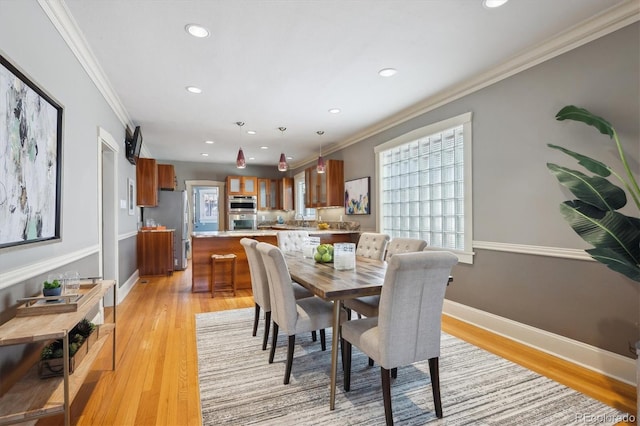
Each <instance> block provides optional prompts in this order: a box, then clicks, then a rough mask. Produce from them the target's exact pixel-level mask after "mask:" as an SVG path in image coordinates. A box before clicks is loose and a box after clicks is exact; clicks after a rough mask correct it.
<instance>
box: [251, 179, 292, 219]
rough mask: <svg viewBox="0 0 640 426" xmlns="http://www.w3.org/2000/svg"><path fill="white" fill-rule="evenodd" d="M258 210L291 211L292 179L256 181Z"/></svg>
mask: <svg viewBox="0 0 640 426" xmlns="http://www.w3.org/2000/svg"><path fill="white" fill-rule="evenodd" d="M258 210H286V211H290V210H293V178H282V179H258Z"/></svg>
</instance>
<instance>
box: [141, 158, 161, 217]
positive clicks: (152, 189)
mask: <svg viewBox="0 0 640 426" xmlns="http://www.w3.org/2000/svg"><path fill="white" fill-rule="evenodd" d="M136 205H138V206H141V207H156V206H157V205H158V166H157V163H156V160H154V159H153V158H138V160H137V161H136Z"/></svg>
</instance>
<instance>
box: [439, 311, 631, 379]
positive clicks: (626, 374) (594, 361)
mask: <svg viewBox="0 0 640 426" xmlns="http://www.w3.org/2000/svg"><path fill="white" fill-rule="evenodd" d="M443 313H444V314H446V315H449V316H451V317H453V318H456V319H459V320H461V321H464V322H468V323H470V324H472V325H475V326H477V327H480V328H483V329H485V330H488V331H490V332H492V333H495V334H498V335H500V336H503V337H506V338H508V339H511V340H514V341H516V342H518V343H522V344H523V345H526V346H529V347H532V348H534V349H537V350H539V351H542V352H545V353H548V354H550V355H553V356H556V357H558V358H561V359H564V360H566V361H569V362H571V363H573V364H576V365H580V366H581V367H584V368H588V369H589V370H593V371H596V372H598V373H602V374H604V375H606V376H609V377H612V378H614V379H616V380H619V381H621V382H624V383H627V384H630V385H632V386H636V380H637V379H636V361H635V360H633V359H631V358H627V357H624V356H622V355H619V354H616V353H613V352H609V351H605V350H604V349H600V348H597V347H595V346H591V345H587V344H586V343H582V342H579V341H577V340H573V339H569V338H567V337H564V336H560V335H558V334H554V333H550V332H548V331H544V330H540V329H538V328H535V327H531V326H529V325H526V324H522V323H519V322H516V321H513V320H510V319H508V318H504V317H500V316H498V315H494V314H491V313H489V312H485V311H481V310H479V309H476V308H472V307H469V306H466V305H462V304H460V303H457V302H452V301H450V300H445V301H444V307H443Z"/></svg>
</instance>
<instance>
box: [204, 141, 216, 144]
mask: <svg viewBox="0 0 640 426" xmlns="http://www.w3.org/2000/svg"><path fill="white" fill-rule="evenodd" d="M204 143H206V144H209V145H211V144H214V143H215V142H214V141H204Z"/></svg>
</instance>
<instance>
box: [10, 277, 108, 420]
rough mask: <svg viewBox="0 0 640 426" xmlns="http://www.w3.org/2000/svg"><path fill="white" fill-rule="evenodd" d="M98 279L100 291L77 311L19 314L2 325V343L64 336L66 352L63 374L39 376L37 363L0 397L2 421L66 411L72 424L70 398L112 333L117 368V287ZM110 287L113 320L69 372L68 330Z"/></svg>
mask: <svg viewBox="0 0 640 426" xmlns="http://www.w3.org/2000/svg"><path fill="white" fill-rule="evenodd" d="M99 283H100V284H101V287H100V289H99V291H97V292H95V293H93V294H92V295H91V296H90V298H89V299H88V300H87V301H86V302H84V303H83V304H82V305H81V306H79V307H78V309H77V311H75V312H66V313H57V314H48V315H37V316H25V317H16V318H13V319H11V320H9V321H7V322H6V323H4V324H3V325H1V326H0V346H9V345H19V344H28V343H33V342H46V341H49V340H54V339H62V342H63V352H64V358H63V365H64V375H63V376H62V377H52V378H47V379H41V378H40V377H39V376H38V365H37V364H36V365H34V366H33V367H32V368H31V369H29V371H28V372H27V373H26V374H25V375H24V376H23V377H22V379H21V380H19V381H18V382H17V383H16V384H15V385H13V386H12V387H11V389H9V390H8V391H7V393H5V394H4V395H2V397H0V425H8V424H14V423H21V422H25V421H29V420H35V419H39V418H41V417H49V416H53V415H57V414H61V413H64V424H65V426H69V425H70V407H71V402H72V401H73V399H74V398H75V396H76V395H77V393H78V391H79V389H80V387H81V386H82V383H83V382H84V379H85V378H86V377H87V374H88V373H89V371H90V370H91V365H92V364H93V361H94V360H95V359H96V357H97V356H98V353H99V352H100V349H102V347H103V346H104V344H105V343H106V341H107V340H108V338H109V337H111V339H112V342H113V347H112V367H111V368H112V369H113V370H115V368H116V305H115V301H116V300H117V297H116V288H117V287H116V285H115V281H113V280H104V281H99ZM109 289H112V290H113V300H114V305H113V321H112V322H110V323H108V324H102V325H100V328H99V336H98V341H97V342H96V343H95V344H94V345H92V346H91V347H90V348H89V353H88V354H87V355H86V356H85V358H84V359H83V360H82V363H81V364H80V366H78V367H77V368H76V369H75V370H74V372H73V374H69V335H68V331H70V330H71V329H72V328H73V327H74V326H75V325H76V324H77V323H78V322H80V321H81V320H82V319H83V318H85V317H86V315H87V314H88V313H89V312H90V311H91V310H92V309H93V308H95V307H96V306H97V305H98V304H99V303H100V301H101V300H103V299H104V296H105V295H106V294H107V292H108V291H109Z"/></svg>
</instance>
